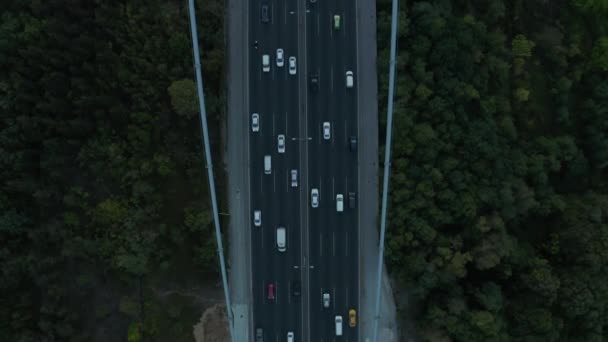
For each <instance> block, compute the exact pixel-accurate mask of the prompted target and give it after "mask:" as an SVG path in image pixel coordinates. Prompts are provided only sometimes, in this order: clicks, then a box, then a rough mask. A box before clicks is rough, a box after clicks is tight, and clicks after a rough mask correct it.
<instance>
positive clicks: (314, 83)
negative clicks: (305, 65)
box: [309, 74, 319, 91]
mask: <svg viewBox="0 0 608 342" xmlns="http://www.w3.org/2000/svg"><path fill="white" fill-rule="evenodd" d="M309 85H310V90H312V91H317V90H318V89H319V75H317V74H312V75H310V77H309Z"/></svg>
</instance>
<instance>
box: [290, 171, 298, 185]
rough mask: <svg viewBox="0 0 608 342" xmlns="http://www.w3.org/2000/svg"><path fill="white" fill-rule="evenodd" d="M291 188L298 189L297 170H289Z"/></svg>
mask: <svg viewBox="0 0 608 342" xmlns="http://www.w3.org/2000/svg"><path fill="white" fill-rule="evenodd" d="M291 187H292V188H297V187H298V170H291Z"/></svg>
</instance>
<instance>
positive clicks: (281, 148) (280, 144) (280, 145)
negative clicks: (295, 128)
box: [277, 134, 285, 153]
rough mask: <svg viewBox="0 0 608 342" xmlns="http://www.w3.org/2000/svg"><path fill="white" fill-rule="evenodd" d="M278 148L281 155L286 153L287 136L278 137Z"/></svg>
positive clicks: (280, 135)
mask: <svg viewBox="0 0 608 342" xmlns="http://www.w3.org/2000/svg"><path fill="white" fill-rule="evenodd" d="M277 147H278V150H279V153H285V134H279V136H278V137H277Z"/></svg>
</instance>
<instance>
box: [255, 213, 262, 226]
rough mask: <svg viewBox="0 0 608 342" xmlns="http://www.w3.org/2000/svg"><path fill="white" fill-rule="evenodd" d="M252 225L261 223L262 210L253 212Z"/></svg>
mask: <svg viewBox="0 0 608 342" xmlns="http://www.w3.org/2000/svg"><path fill="white" fill-rule="evenodd" d="M253 225H254V226H256V227H259V226H261V225H262V211H261V210H255V211H254V212H253Z"/></svg>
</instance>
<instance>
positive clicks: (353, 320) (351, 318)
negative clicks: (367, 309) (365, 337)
mask: <svg viewBox="0 0 608 342" xmlns="http://www.w3.org/2000/svg"><path fill="white" fill-rule="evenodd" d="M348 325H349V326H350V327H351V328H354V327H355V326H356V325H357V311H355V309H350V310H348Z"/></svg>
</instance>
